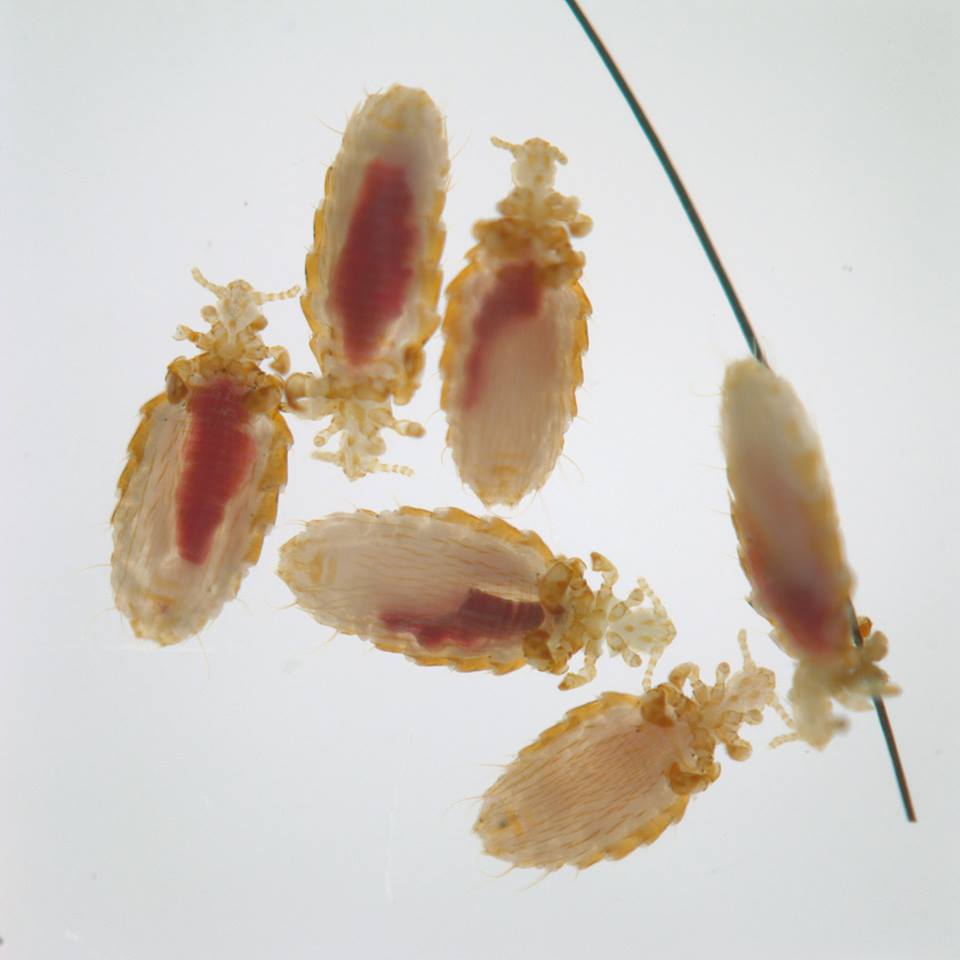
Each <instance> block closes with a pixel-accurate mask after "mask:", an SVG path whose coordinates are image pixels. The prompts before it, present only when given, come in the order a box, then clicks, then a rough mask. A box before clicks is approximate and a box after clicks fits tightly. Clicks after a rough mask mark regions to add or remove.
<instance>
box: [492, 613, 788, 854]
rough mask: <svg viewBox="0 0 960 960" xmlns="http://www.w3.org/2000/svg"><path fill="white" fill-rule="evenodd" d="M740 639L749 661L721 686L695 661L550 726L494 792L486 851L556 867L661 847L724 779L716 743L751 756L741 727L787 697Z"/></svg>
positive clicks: (733, 754)
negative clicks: (779, 695)
mask: <svg viewBox="0 0 960 960" xmlns="http://www.w3.org/2000/svg"><path fill="white" fill-rule="evenodd" d="M740 647H741V651H742V653H743V667H742V669H741V670H739V671H737V672H736V673H734V674H733V675H732V676H731V671H730V667H729V666H728V665H727V664H726V663H721V664H720V665H719V666H718V667H717V671H716V682H715V683H714V685H713V686H708V685H707V684H706V683H704V682H703V681H702V680H701V679H700V671H699V669H698V667H697V666H696V665H695V664H692V663H685V664H682V665H681V666H678V667H676V668H674V669H673V670H672V671H671V672H670V675H669V679H668V680H667V682H666V683H662V684H659V685H658V686H656V687H654V688H653V689H650V681H649V679H648V680H647V681H646V682H645V683H644V691H645V692H644V693H643V695H642V696H639V697H635V696H631V695H629V694H625V693H604V694H603V695H602V696H600V697H598V698H597V699H596V700H594V701H593V702H592V703H587V704H584V705H583V706H580V707H577V708H576V709H574V710H571V711H569V712H568V713H567V714H566V716H565V717H564V718H563V720H561V721H560V722H559V723H558V724H556V725H554V726H552V727H550V728H549V729H548V730H546V731H544V732H543V733H541V734H540V736H539V737H538V738H537V739H536V740H535V741H534V742H533V743H531V744H530V745H529V746H527V747H525V748H524V749H523V750H521V751H520V753H519V754H518V755H517V758H516V759H515V760H514V761H513V762H512V763H511V764H510V765H509V766H508V767H507V769H506V772H505V773H504V774H503V775H502V776H501V777H500V778H499V779H498V780H497V782H496V783H495V784H494V785H493V786H492V787H491V788H490V789H489V790H487V792H486V793H485V794H484V795H483V801H482V807H481V810H480V816H479V817H478V819H477V822H476V825H475V827H474V829H475V831H476V832H477V834H478V835H479V836H480V840H481V842H482V843H483V848H484V850H485V851H486V853H488V854H490V855H491V856H494V857H498V858H500V859H501V860H506V861H507V862H509V863H511V864H513V865H514V866H518V867H539V868H542V869H545V870H556V869H558V868H559V867H561V866H564V865H571V866H575V867H581V868H582V867H589V866H590V865H591V864H594V863H596V862H597V861H599V860H602V859H604V858H607V859H611V860H618V859H620V858H621V857H624V856H626V855H627V854H628V853H630V852H631V851H632V850H634V849H636V848H637V847H638V846H640V845H641V844H650V843H653V842H654V840H656V839H657V837H659V836H660V835H661V834H662V833H663V831H664V830H666V828H667V827H668V826H670V824H671V823H677V822H678V821H679V820H680V819H681V818H682V817H683V815H684V813H685V811H686V809H687V804H688V802H689V800H690V797H691V795H692V794H694V793H698V792H700V791H703V790H706V789H707V787H709V786H710V784H711V783H713V782H714V781H715V780H716V779H717V777H719V776H720V764H719V763H717V761H716V760H715V759H714V753H715V751H716V748H717V746H719V745H721V744H722V745H723V746H724V747H725V748H726V751H727V755H728V756H729V757H730V758H731V759H733V760H745V759H747V757H749V756H750V752H751V747H750V744H749V743H747V742H746V741H745V740H743V739H742V738H741V737H740V727H741V725H742V724H744V723H747V724H755V723H759V722H760V721H761V719H762V715H763V710H764V708H765V707H767V706H774V705H776V703H777V701H776V695H775V693H774V687H775V684H776V678H775V677H774V675H773V673H772V672H771V671H770V670H767V669H765V668H763V667H758V666H757V665H756V664H755V663H754V662H753V660H752V659H751V657H750V654H749V651H748V650H747V644H746V634H745V633H744V632H742V631H741V633H740ZM687 684H689V686H690V693H689V695H688V694H687V693H686V692H685V687H686V685H687Z"/></svg>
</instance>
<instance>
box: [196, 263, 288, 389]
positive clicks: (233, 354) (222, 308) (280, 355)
mask: <svg viewBox="0 0 960 960" xmlns="http://www.w3.org/2000/svg"><path fill="white" fill-rule="evenodd" d="M192 274H193V279H194V280H196V281H197V283H199V284H200V286H201V287H203V288H204V289H205V290H209V291H210V292H211V293H212V294H214V295H215V296H216V297H217V304H216V306H213V305H210V304H208V305H207V306H205V307H203V308H202V309H201V311H200V316H201V317H203V319H204V320H205V321H206V322H207V323H208V324H210V331H209V333H197V332H196V331H195V330H191V329H190V328H189V327H182V326H181V327H178V328H177V338H178V339H182V340H189V341H190V342H191V343H194V344H196V345H197V346H198V347H199V348H200V349H201V350H204V351H206V352H207V353H212V354H215V355H217V356H218V357H220V358H221V359H222V360H224V361H225V362H230V361H251V362H253V363H260V362H261V361H262V360H264V359H266V358H267V357H271V358H272V359H273V362H272V364H271V366H272V367H273V368H274V369H275V370H278V371H279V372H280V373H286V372H287V370H289V369H290V361H289V357H288V355H287V352H286V350H284V349H283V348H282V347H266V346H265V345H264V343H263V341H262V340H261V339H260V333H261V331H263V330H264V328H265V327H266V326H267V318H266V317H265V316H264V315H263V313H262V312H261V310H260V307H261V306H262V305H263V304H265V303H269V302H270V301H272V300H289V299H291V298H292V297H295V296H297V295H298V294H299V293H300V288H299V287H291V288H290V289H289V290H283V291H281V292H279V293H261V292H260V291H258V290H255V289H254V288H253V287H252V286H251V285H250V284H249V283H247V281H246V280H231V281H230V283H228V284H227V285H226V286H221V285H220V284H216V283H211V282H210V281H209V280H207V278H206V277H205V276H204V275H203V274H202V273H201V272H200V271H199V270H198V269H197V268H196V267H194V268H193V271H192Z"/></svg>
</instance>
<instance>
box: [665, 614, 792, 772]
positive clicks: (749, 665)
mask: <svg viewBox="0 0 960 960" xmlns="http://www.w3.org/2000/svg"><path fill="white" fill-rule="evenodd" d="M738 640H739V643H740V650H741V652H742V654H743V667H742V668H741V669H740V670H738V671H737V672H736V673H732V672H731V668H730V665H729V664H728V663H721V664H719V665H718V666H717V671H716V678H715V681H714V684H713V686H710V685H708V684H706V683H704V682H703V681H702V680H701V679H700V672H699V670H698V668H697V666H696V665H695V664H692V663H686V664H682V665H681V666H679V667H676V668H674V669H673V670H672V671H671V673H670V679H669V682H670V684H671V685H672V686H674V687H676V688H677V689H678V690H682V689H683V686H684V685H685V684H686V683H688V682H689V684H690V687H691V690H692V694H693V702H694V703H695V704H696V707H697V713H696V716H695V717H694V716H692V715H691V722H692V726H694V727H695V729H696V731H697V732H698V734H699V735H700V736H701V737H703V736H704V735H706V736H709V737H710V739H711V741H712V742H714V743H722V744H724V746H725V747H726V750H727V753H728V754H729V756H730V757H731V759H733V760H746V759H747V757H749V756H750V753H751V749H752V748H751V746H750V744H749V743H747V742H746V741H745V740H743V739H741V738H740V735H739V731H740V727H741V726H742V725H743V724H744V723H748V724H757V723H760V722H761V720H762V719H763V710H764V708H765V707H768V706H774V705H775V704H777V703H778V701H777V695H776V684H777V678H776V676H775V674H774V673H773V671H772V670H768V669H767V668H766V667H758V666H757V664H756V663H755V662H754V660H753V658H752V657H751V656H750V651H749V649H748V648H747V635H746V631H744V630H741V631H740V634H739V637H738Z"/></svg>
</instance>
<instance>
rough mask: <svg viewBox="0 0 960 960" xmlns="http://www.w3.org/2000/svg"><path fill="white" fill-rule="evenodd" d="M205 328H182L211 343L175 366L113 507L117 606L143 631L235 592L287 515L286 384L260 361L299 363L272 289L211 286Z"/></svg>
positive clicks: (185, 623)
mask: <svg viewBox="0 0 960 960" xmlns="http://www.w3.org/2000/svg"><path fill="white" fill-rule="evenodd" d="M194 278H195V279H196V280H197V282H198V283H200V284H201V285H202V286H203V287H205V288H206V289H208V290H210V291H211V292H212V293H214V294H215V295H216V296H217V297H218V304H217V306H216V307H213V306H208V307H205V308H204V309H203V310H202V311H201V316H202V317H203V318H204V320H206V321H207V323H208V324H209V325H210V329H209V331H207V332H204V333H198V332H196V331H194V330H191V329H189V328H187V327H180V328H178V331H177V335H178V337H179V338H180V339H186V340H190V341H191V342H192V343H194V344H196V345H197V346H198V347H200V349H201V350H202V351H203V352H202V353H201V354H200V355H199V356H195V357H191V358H185V357H180V358H178V359H176V360H174V361H173V363H171V364H170V366H169V367H168V369H167V380H166V391H165V392H164V393H162V394H160V395H159V396H158V397H154V399H152V400H150V401H149V402H148V403H147V404H146V405H145V406H144V407H143V409H142V411H141V413H142V419H141V421H140V425H139V427H138V428H137V431H136V433H135V434H134V436H133V439H132V440H131V441H130V445H129V449H128V460H127V464H126V467H125V468H124V471H123V474H122V475H121V477H120V482H119V484H118V486H119V501H118V503H117V506H116V509H115V510H114V513H113V518H112V524H113V540H114V551H113V560H112V567H113V573H112V582H113V588H114V594H115V597H116V604H117V608H118V609H119V610H120V611H121V612H122V613H123V614H124V615H125V616H126V617H127V618H128V619H129V621H130V623H131V626H132V627H133V631H134V633H135V634H136V635H137V636H139V637H144V638H147V639H151V640H155V641H157V642H158V643H161V644H171V643H176V642H178V641H180V640H184V639H186V638H187V637H189V636H191V635H193V634H195V633H197V632H198V631H199V630H200V629H201V628H202V627H203V626H204V625H205V624H206V623H208V622H209V621H210V620H211V619H212V618H213V617H215V616H216V615H217V614H218V613H219V611H220V609H221V607H222V606H223V604H224V603H225V602H226V601H228V600H231V599H233V597H234V596H236V593H237V591H238V589H239V587H240V582H241V580H242V579H243V577H244V575H245V574H246V571H247V569H248V568H249V567H250V565H251V564H253V563H255V562H256V560H257V558H258V556H259V554H260V549H261V546H262V544H263V538H264V536H265V534H266V532H267V530H269V528H270V527H271V526H272V524H273V521H274V519H275V517H276V510H277V498H278V496H279V493H280V489H281V488H282V487H283V485H284V483H285V482H286V464H287V448H288V447H289V446H290V443H291V442H292V438H291V436H290V432H289V430H288V429H287V426H286V423H285V422H284V419H283V416H282V414H281V413H280V404H281V401H282V399H283V392H284V391H283V381H282V380H281V379H279V378H277V377H275V376H272V375H270V374H267V373H264V372H263V371H262V370H261V369H260V367H259V364H260V362H261V361H263V360H265V359H267V358H268V357H269V358H272V364H271V365H272V366H273V367H274V368H275V369H278V370H281V371H282V370H286V369H287V368H288V360H287V354H286V351H285V350H284V349H283V348H282V347H266V346H264V344H263V341H262V340H261V339H260V332H261V331H262V330H263V328H264V327H265V326H266V320H265V319H264V317H263V315H262V313H261V312H260V307H261V306H262V304H264V303H266V302H268V301H270V300H276V299H286V298H289V297H293V296H296V295H297V293H299V290H298V289H297V288H293V289H291V290H288V291H286V292H285V293H281V294H261V293H258V292H257V291H255V290H254V289H253V288H252V287H251V286H250V285H249V284H248V283H246V282H245V281H243V280H235V281H233V282H232V283H230V284H228V285H227V286H218V285H216V284H212V283H210V282H209V281H207V280H206V279H204V277H203V276H202V275H201V274H200V273H199V271H194Z"/></svg>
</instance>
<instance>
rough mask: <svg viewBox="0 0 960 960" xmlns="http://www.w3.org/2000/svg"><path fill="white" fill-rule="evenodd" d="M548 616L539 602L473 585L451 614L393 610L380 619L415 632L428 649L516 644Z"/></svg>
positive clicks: (399, 629)
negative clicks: (433, 615)
mask: <svg viewBox="0 0 960 960" xmlns="http://www.w3.org/2000/svg"><path fill="white" fill-rule="evenodd" d="M545 616H546V613H545V611H544V609H543V607H542V606H541V605H540V604H539V603H538V602H524V601H519V600H509V599H507V598H505V597H498V596H495V595H493V594H490V593H485V592H484V591H483V590H477V589H473V588H471V589H470V590H469V591H468V592H467V596H466V599H465V600H464V601H463V603H461V604H460V606H459V607H457V609H456V610H454V611H453V612H451V613H449V614H446V615H443V616H440V617H435V618H433V619H427V618H424V617H423V616H421V615H418V614H417V613H415V612H411V613H401V612H392V611H391V612H384V613H381V614H380V620H381V622H382V623H383V625H384V626H385V627H386V628H387V629H388V630H390V631H393V632H395V633H400V632H405V633H410V634H412V635H413V636H414V637H416V639H417V642H418V643H419V644H420V646H421V647H423V648H424V649H425V650H438V649H440V648H442V647H444V646H446V645H447V644H453V645H454V646H457V647H462V648H463V649H464V650H476V649H482V648H484V647H487V646H490V645H496V643H497V641H503V640H506V641H508V642H510V643H511V644H514V645H515V644H516V643H517V642H518V641H522V639H523V637H524V636H526V634H527V633H529V632H530V631H531V630H533V629H535V628H536V627H539V626H540V624H542V623H543V621H544V619H545Z"/></svg>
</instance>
